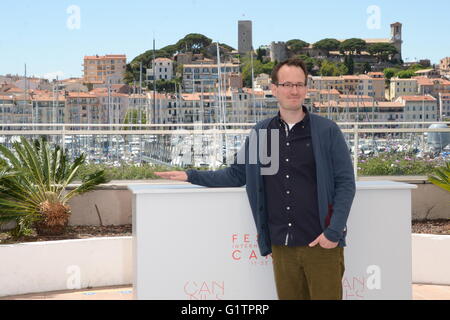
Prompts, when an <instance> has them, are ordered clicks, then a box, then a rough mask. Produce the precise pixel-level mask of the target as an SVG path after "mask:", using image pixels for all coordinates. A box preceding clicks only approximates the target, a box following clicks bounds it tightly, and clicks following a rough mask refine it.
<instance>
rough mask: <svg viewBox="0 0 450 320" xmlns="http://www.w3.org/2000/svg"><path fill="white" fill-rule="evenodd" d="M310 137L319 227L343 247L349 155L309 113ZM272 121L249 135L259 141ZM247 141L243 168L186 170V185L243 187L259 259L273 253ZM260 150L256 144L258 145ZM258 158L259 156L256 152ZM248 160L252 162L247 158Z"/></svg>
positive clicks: (332, 127) (337, 133)
mask: <svg viewBox="0 0 450 320" xmlns="http://www.w3.org/2000/svg"><path fill="white" fill-rule="evenodd" d="M310 117H311V118H310V119H311V120H310V121H311V136H312V143H313V150H314V158H315V160H316V174H317V193H318V202H319V215H320V223H321V226H322V229H323V232H324V235H325V237H326V238H327V239H328V240H330V241H333V242H339V244H338V245H339V246H341V247H344V246H345V245H346V243H345V236H346V234H347V228H346V224H347V218H348V215H349V213H350V208H351V206H352V202H353V198H354V196H355V190H356V186H355V177H354V173H353V165H352V160H351V157H350V152H349V149H348V147H347V144H346V142H345V139H344V136H343V135H342V132H341V130H340V129H339V127H338V126H337V124H336V123H334V122H333V121H331V120H328V119H326V118H324V117H321V116H318V115H315V114H313V113H310ZM271 120H272V118H269V119H265V120H262V121H260V122H258V123H257V124H256V125H255V126H254V127H253V129H254V131H253V130H252V133H251V134H255V138H256V139H258V134H256V133H257V132H259V131H258V130H259V129H267V127H268V125H269V123H270V121H271ZM248 144H249V138H248V137H247V139H246V141H245V146H244V147H243V148H242V149H241V150H240V151H239V153H240V152H245V153H246V157H245V159H246V161H245V164H238V163H236V161H235V163H233V164H231V165H230V166H229V167H227V168H224V169H221V170H216V171H197V170H187V172H186V173H187V175H188V181H189V182H190V183H192V184H196V185H201V186H206V187H241V186H243V185H245V186H246V191H247V196H248V200H249V202H250V207H251V210H252V213H253V218H254V220H255V224H256V230H257V232H258V246H259V249H260V252H261V255H262V256H266V255H268V254H270V253H271V252H272V247H271V242H270V235H269V230H268V217H267V211H266V201H265V200H266V199H265V193H264V181H263V177H262V175H261V174H260V172H261V166H260V163H259V156H258V161H257V164H253V163H254V161H253V162H252V161H251V160H250V161H248V159H249V155H248V152H249V151H248V150H249V147H248ZM258 146H259V143H258ZM258 155H259V152H258ZM250 159H251V158H250Z"/></svg>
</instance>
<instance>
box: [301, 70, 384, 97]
mask: <svg viewBox="0 0 450 320" xmlns="http://www.w3.org/2000/svg"><path fill="white" fill-rule="evenodd" d="M381 82H384V80H383V79H379V78H373V77H370V76H368V75H347V76H338V77H324V76H309V79H308V88H310V89H317V90H331V89H336V90H338V91H339V92H340V93H341V94H351V95H360V96H369V97H374V98H376V99H377V100H382V97H383V96H384V84H383V85H381V84H380V83H381ZM375 83H376V85H374V84H375Z"/></svg>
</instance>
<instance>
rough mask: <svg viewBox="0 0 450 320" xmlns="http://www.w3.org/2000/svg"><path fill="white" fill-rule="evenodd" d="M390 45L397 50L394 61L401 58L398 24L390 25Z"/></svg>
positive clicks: (400, 29) (399, 27) (399, 28)
mask: <svg viewBox="0 0 450 320" xmlns="http://www.w3.org/2000/svg"><path fill="white" fill-rule="evenodd" d="M391 43H392V45H393V46H394V47H395V48H396V49H397V51H398V54H396V55H395V56H394V58H396V59H401V58H402V43H403V41H402V24H401V23H400V22H395V23H391Z"/></svg>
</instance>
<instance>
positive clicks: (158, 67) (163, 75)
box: [146, 58, 174, 81]
mask: <svg viewBox="0 0 450 320" xmlns="http://www.w3.org/2000/svg"><path fill="white" fill-rule="evenodd" d="M152 66H154V67H155V71H154V72H153V68H150V69H147V73H146V74H147V77H146V79H147V81H153V76H154V77H155V78H156V80H172V79H173V77H174V74H173V61H172V60H171V59H169V58H156V59H155V61H154V63H152ZM153 73H154V75H153Z"/></svg>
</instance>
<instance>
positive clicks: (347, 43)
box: [339, 38, 367, 55]
mask: <svg viewBox="0 0 450 320" xmlns="http://www.w3.org/2000/svg"><path fill="white" fill-rule="evenodd" d="M366 47H367V44H366V41H364V40H363V39H359V38H350V39H347V40H344V41H342V42H341V43H340V45H339V51H340V52H341V53H342V54H350V55H352V54H361V51H363V50H365V49H366Z"/></svg>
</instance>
